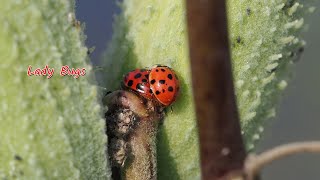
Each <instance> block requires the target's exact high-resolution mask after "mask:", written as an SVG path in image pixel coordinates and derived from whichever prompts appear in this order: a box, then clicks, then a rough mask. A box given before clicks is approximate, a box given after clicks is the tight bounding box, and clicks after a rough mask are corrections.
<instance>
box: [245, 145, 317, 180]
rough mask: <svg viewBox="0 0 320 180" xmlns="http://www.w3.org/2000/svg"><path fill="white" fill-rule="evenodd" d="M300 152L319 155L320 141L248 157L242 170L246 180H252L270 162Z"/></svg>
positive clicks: (280, 148)
mask: <svg viewBox="0 0 320 180" xmlns="http://www.w3.org/2000/svg"><path fill="white" fill-rule="evenodd" d="M301 152H311V153H320V141H310V142H296V143H290V144H285V145H281V146H278V147H275V148H273V149H271V150H268V151H266V152H264V153H261V154H260V155H249V156H248V157H247V159H246V162H245V169H244V170H245V173H246V176H247V180H253V178H254V176H255V175H256V174H257V173H258V172H259V171H260V170H261V169H262V168H263V167H264V166H265V165H267V164H269V163H270V162H272V161H274V160H277V159H280V158H284V157H286V156H289V155H292V154H296V153H301Z"/></svg>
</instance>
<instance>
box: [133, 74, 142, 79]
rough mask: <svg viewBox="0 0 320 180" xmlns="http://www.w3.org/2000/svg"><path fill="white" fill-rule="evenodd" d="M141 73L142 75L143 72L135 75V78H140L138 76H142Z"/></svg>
mask: <svg viewBox="0 0 320 180" xmlns="http://www.w3.org/2000/svg"><path fill="white" fill-rule="evenodd" d="M141 75H142V74H141V73H138V74H136V75H134V78H135V79H138V78H140V77H141Z"/></svg>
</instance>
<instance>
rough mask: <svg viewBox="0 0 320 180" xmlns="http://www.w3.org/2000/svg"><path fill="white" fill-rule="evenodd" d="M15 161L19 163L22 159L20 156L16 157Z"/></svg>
mask: <svg viewBox="0 0 320 180" xmlns="http://www.w3.org/2000/svg"><path fill="white" fill-rule="evenodd" d="M14 159H15V160H17V161H22V157H21V156H19V155H17V154H16V155H14Z"/></svg>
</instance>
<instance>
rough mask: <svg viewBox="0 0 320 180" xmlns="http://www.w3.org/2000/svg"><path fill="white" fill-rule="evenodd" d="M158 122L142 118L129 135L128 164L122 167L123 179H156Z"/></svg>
mask: <svg viewBox="0 0 320 180" xmlns="http://www.w3.org/2000/svg"><path fill="white" fill-rule="evenodd" d="M157 128H158V122H157V121H152V120H150V119H147V118H146V119H142V120H141V121H140V122H139V123H138V125H137V127H136V128H135V131H134V132H133V134H132V135H131V136H130V139H129V141H128V143H129V144H130V147H131V153H130V154H131V156H130V158H131V159H130V160H129V163H128V166H127V167H125V168H124V169H123V173H124V177H125V178H124V179H130V180H131V179H132V180H156V179H157V160H156V134H157Z"/></svg>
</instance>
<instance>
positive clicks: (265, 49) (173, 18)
mask: <svg viewBox="0 0 320 180" xmlns="http://www.w3.org/2000/svg"><path fill="white" fill-rule="evenodd" d="M121 7H122V10H123V12H122V13H121V14H120V15H118V16H117V17H116V19H115V24H114V32H115V33H114V36H113V40H112V42H111V44H110V46H109V48H108V51H107V53H106V56H105V64H104V65H105V67H106V69H105V72H107V73H106V74H105V82H107V83H106V87H107V88H108V89H117V88H119V82H120V81H121V78H122V75H123V74H124V73H126V72H128V71H129V70H132V69H134V68H137V67H139V68H141V67H150V66H152V65H154V64H164V65H168V66H170V67H172V68H173V69H174V70H175V71H176V72H177V74H178V76H179V77H180V79H181V81H182V82H181V84H182V87H181V91H182V92H181V95H180V97H179V99H178V101H177V102H176V103H175V104H174V105H173V107H172V109H173V110H172V112H168V113H167V116H166V119H165V121H164V124H163V126H162V127H161V129H160V132H159V134H158V143H157V146H158V150H157V153H158V173H159V179H200V170H199V154H198V137H197V127H196V120H195V112H194V105H193V100H192V89H191V75H190V65H189V59H188V47H187V34H186V33H187V30H186V19H185V15H186V11H185V5H184V2H183V1H169V0H163V1H152V0H125V1H124V2H123V3H122V4H121ZM227 8H228V19H229V32H230V47H231V50H232V62H233V73H234V82H235V87H236V95H237V102H238V107H239V111H240V117H241V123H242V131H243V134H244V137H245V140H246V144H247V147H248V149H252V148H253V147H254V142H255V141H256V140H257V139H259V137H260V133H261V132H262V131H263V122H265V121H266V120H267V119H270V118H271V117H274V115H275V104H276V102H277V100H278V98H279V96H280V94H281V92H282V91H283V89H285V87H286V86H287V80H288V75H289V72H290V67H291V66H292V64H293V63H292V62H293V61H294V60H296V59H297V58H298V56H299V54H300V53H301V52H300V51H301V50H302V48H303V46H304V44H305V43H304V41H302V40H301V38H300V36H299V32H300V30H301V28H302V26H303V23H304V19H303V14H304V12H306V10H308V8H306V7H305V8H304V7H303V5H302V4H301V3H299V2H297V1H295V0H288V1H286V0H276V1H257V0H254V1H252V0H244V1H228V4H227ZM213 33H214V32H213Z"/></svg>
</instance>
